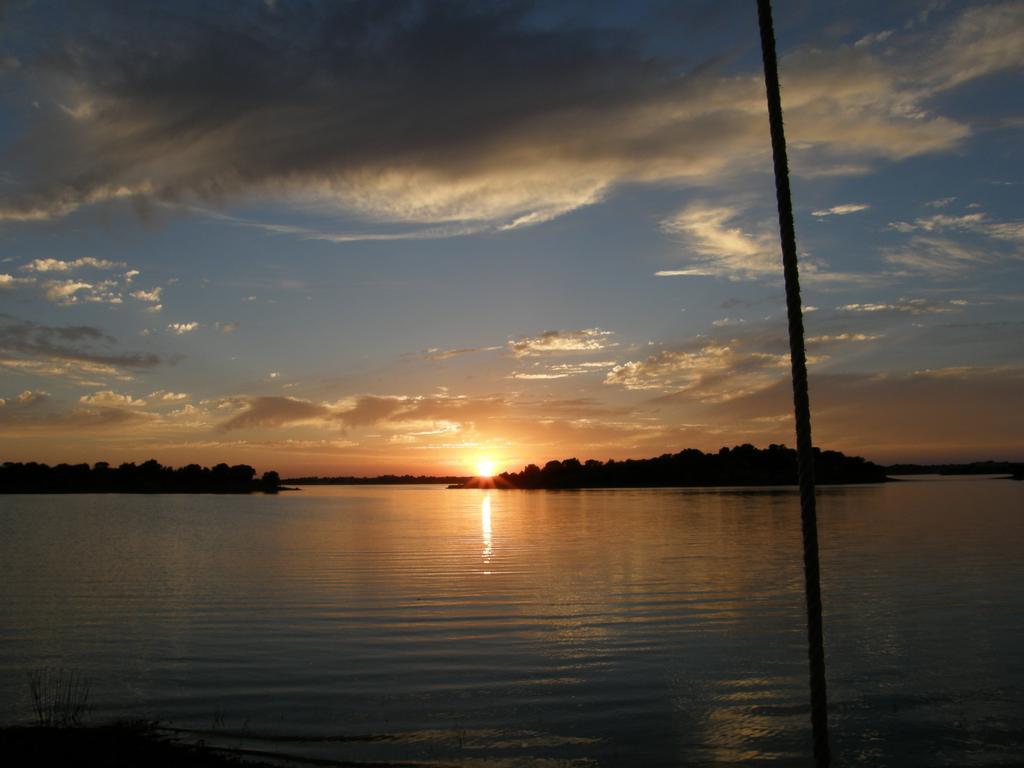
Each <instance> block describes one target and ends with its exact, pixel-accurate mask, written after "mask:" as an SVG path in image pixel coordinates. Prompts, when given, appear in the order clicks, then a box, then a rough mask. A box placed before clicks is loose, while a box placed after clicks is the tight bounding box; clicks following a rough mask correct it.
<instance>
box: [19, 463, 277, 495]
mask: <svg viewBox="0 0 1024 768" xmlns="http://www.w3.org/2000/svg"><path fill="white" fill-rule="evenodd" d="M281 489H282V487H281V478H280V477H279V476H278V474H277V472H273V471H270V472H264V473H263V475H262V477H260V478H259V479H256V470H255V469H253V468H252V467H250V466H249V465H248V464H236V465H235V466H233V467H229V466H228V465H227V464H218V465H217V466H215V467H213V468H212V469H210V468H207V467H201V466H199V465H198V464H189V465H188V466H185V467H181V468H179V469H175V468H173V467H165V466H163V465H161V464H160V462H158V461H157V460H156V459H150V460H149V461H147V462H144V463H142V464H138V465H136V464H134V463H132V464H122V465H120V466H119V467H112V466H110V465H109V464H108V463H107V462H105V461H98V462H96V464H94V465H93V466H92V467H90V466H89V465H88V464H58V465H57V466H55V467H51V466H48V465H46V464H37V463H36V462H34V461H33V462H28V463H25V464H22V463H18V462H11V461H8V462H4V463H3V464H2V465H0V493H254V492H262V493H277V492H278V491H279V490H281Z"/></svg>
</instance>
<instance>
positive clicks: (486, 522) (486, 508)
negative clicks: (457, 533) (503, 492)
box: [480, 493, 494, 575]
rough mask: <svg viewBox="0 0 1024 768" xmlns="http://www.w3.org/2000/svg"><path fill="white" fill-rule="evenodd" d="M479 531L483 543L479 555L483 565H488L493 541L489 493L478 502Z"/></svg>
mask: <svg viewBox="0 0 1024 768" xmlns="http://www.w3.org/2000/svg"><path fill="white" fill-rule="evenodd" d="M480 533H481V535H482V537H483V544H484V548H483V552H482V553H481V556H482V557H483V561H484V565H489V564H490V562H491V555H493V554H494V542H493V541H492V538H491V495H490V494H489V493H488V494H486V495H485V496H484V500H483V502H482V503H481V504H480ZM484 574H486V575H489V574H490V571H484Z"/></svg>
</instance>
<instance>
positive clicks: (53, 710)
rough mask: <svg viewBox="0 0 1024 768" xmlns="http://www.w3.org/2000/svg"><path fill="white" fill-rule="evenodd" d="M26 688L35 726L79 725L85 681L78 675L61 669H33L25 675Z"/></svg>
mask: <svg viewBox="0 0 1024 768" xmlns="http://www.w3.org/2000/svg"><path fill="white" fill-rule="evenodd" d="M28 688H29V692H30V693H31V694H32V710H33V712H35V716H36V723H37V725H41V726H45V727H49V728H54V727H56V728H67V727H70V726H74V725H80V724H81V722H82V718H83V717H84V716H85V713H86V711H87V709H88V705H89V681H88V680H87V679H86V678H84V677H82V676H81V675H80V674H79V673H78V672H76V671H75V670H67V669H63V668H62V667H44V668H42V669H34V670H32V671H30V672H29V673H28Z"/></svg>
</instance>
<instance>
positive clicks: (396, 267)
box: [0, 0, 1024, 474]
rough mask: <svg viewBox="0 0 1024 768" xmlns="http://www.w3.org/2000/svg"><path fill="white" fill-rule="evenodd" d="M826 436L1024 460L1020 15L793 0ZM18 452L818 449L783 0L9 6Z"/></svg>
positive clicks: (395, 461)
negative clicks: (796, 303)
mask: <svg viewBox="0 0 1024 768" xmlns="http://www.w3.org/2000/svg"><path fill="white" fill-rule="evenodd" d="M775 15H776V24H777V37H778V43H779V50H780V69H781V79H782V89H783V109H784V111H785V116H786V123H787V138H788V140H789V143H790V159H791V166H792V170H793V173H794V178H793V191H794V202H795V207H796V225H797V240H798V246H799V250H800V253H801V259H802V279H803V285H804V301H805V304H806V305H808V314H807V317H806V326H807V333H808V337H809V345H808V347H809V355H810V374H811V399H812V410H813V415H814V420H815V437H816V443H817V444H819V445H821V446H823V447H827V448H834V449H839V450H843V451H847V452H854V453H860V454H862V455H865V456H867V457H868V458H872V459H875V460H878V461H896V460H921V461H939V460H966V459H987V458H997V459H1024V440H1022V438H1021V435H1022V434H1024V421H1022V416H1021V413H1022V409H1021V408H1020V407H1019V403H1020V392H1021V391H1022V387H1021V384H1022V383H1024V382H1022V379H1024V342H1022V341H1021V339H1022V338H1024V333H1022V330H1024V264H1022V255H1024V219H1022V217H1021V213H1020V201H1021V194H1022V192H1021V190H1022V186H1021V185H1022V183H1024V178H1022V173H1021V169H1022V162H1021V145H1022V142H1021V141H1020V138H1021V131H1022V128H1024V113H1022V112H1021V109H1020V99H1019V96H1018V95H1017V94H1019V93H1020V92H1021V85H1022V82H1021V80H1022V77H1021V74H1022V62H1024V4H1022V3H1020V2H1009V3H1007V2H1002V3H999V2H994V3H983V2H977V3H953V2H948V3H946V2H931V3H910V2H907V3H808V2H778V3H776V4H775ZM0 30H2V32H0V79H2V81H3V89H2V90H0V112H2V115H0V118H2V119H0V125H3V126H4V128H3V129H2V131H0V146H2V149H0V242H2V248H0V307H2V309H0V313H2V314H0V372H2V373H0V376H2V378H0V381H2V384H0V398H2V401H3V405H2V406H0V421H2V422H3V431H2V437H0V449H2V451H3V455H4V457H5V459H8V460H39V461H47V462H50V463H53V462H57V461H96V460H101V459H102V460H107V461H116V462H119V461H125V460H134V461H139V460H144V459H146V458H149V457H150V456H153V457H156V458H158V459H160V460H161V461H164V462H165V463H175V464H180V463H184V462H191V461H198V462H201V463H209V462H211V461H221V460H224V461H229V462H231V463H234V462H241V461H244V462H247V463H252V464H255V465H257V466H258V467H259V468H261V469H265V468H278V469H281V470H283V471H285V472H288V473H292V472H318V473H339V474H347V473H354V474H362V473H377V472H386V471H396V472H404V471H412V472H449V471H451V472H465V471H467V470H470V469H471V468H472V467H473V466H475V463H476V462H477V461H480V460H482V459H489V460H493V461H495V462H496V463H497V465H498V467H499V469H501V468H518V467H519V466H521V465H522V464H524V463H526V462H528V461H534V462H543V461H545V460H547V459H549V458H554V457H566V456H570V455H575V456H578V457H580V458H581V459H582V458H591V457H594V458H600V459H606V458H609V457H615V458H621V457H627V456H634V457H639V456H648V455H656V454H659V453H662V452H666V451H677V450H681V449H682V448H686V447H697V448H701V449H704V450H711V449H717V448H718V447H720V446H721V445H731V444H736V443H740V442H752V443H755V444H758V445H765V444H767V443H770V442H784V443H792V442H793V439H792V437H791V435H792V419H791V415H790V404H789V396H788V393H787V387H788V367H787V366H788V359H787V357H786V349H787V348H786V341H785V325H784V315H783V310H784V306H783V301H784V299H783V292H782V284H781V268H780V266H779V261H780V258H779V253H778V250H779V249H778V235H777V224H776V219H775V210H774V188H773V181H772V177H771V175H770V174H771V163H770V156H769V140H768V129H767V117H766V110H765V106H764V89H763V81H762V80H761V72H760V49H759V47H758V46H759V43H758V37H757V28H756V13H755V8H754V5H753V4H752V3H747V2H731V3H688V4H681V5H680V4H672V3H660V2H657V3H648V4H629V6H628V10H625V7H624V6H623V5H622V4H619V3H601V4H594V3H585V4H584V3H529V4H528V3H516V4H482V3H472V4H459V3H416V2H394V3H391V2H378V3H323V4H321V3H315V2H305V3H287V2H284V0H278V2H275V3H257V2H253V3H237V4H232V5H225V6H210V5H209V4H202V3H132V4H123V3H109V4H103V3H96V4H89V5H87V6H68V5H66V4H61V3H47V2H12V3H7V4H6V5H5V6H3V17H2V27H0Z"/></svg>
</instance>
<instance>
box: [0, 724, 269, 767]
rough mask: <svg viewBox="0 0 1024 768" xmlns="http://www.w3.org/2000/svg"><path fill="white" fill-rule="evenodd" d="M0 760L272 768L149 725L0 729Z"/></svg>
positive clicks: (35, 763) (13, 763)
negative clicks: (177, 738) (185, 740)
mask: <svg viewBox="0 0 1024 768" xmlns="http://www.w3.org/2000/svg"><path fill="white" fill-rule="evenodd" d="M0 758H2V760H3V763H4V765H7V766H11V767H12V768H22V767H23V766H25V767H27V766H39V765H54V766H72V765H73V766H76V767H78V768H140V767H142V766H145V768H224V767H225V766H240V765H247V766H256V768H259V767H260V766H269V765H270V764H269V763H265V762H264V763H259V762H253V761H252V760H251V759H249V758H248V757H247V758H246V759H245V760H244V761H243V760H241V759H240V758H239V757H238V756H237V755H234V754H231V753H230V752H227V751H223V750H218V749H214V748H211V747H206V746H203V745H201V744H200V745H193V744H183V743H181V742H177V741H174V740H172V739H171V738H169V737H168V736H166V735H164V734H162V733H161V732H160V731H159V730H158V729H156V728H155V727H154V726H152V725H151V724H149V723H132V724H118V725H105V726H97V727H92V728H86V727H75V728H49V727H41V726H38V727H12V728H3V729H0Z"/></svg>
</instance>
